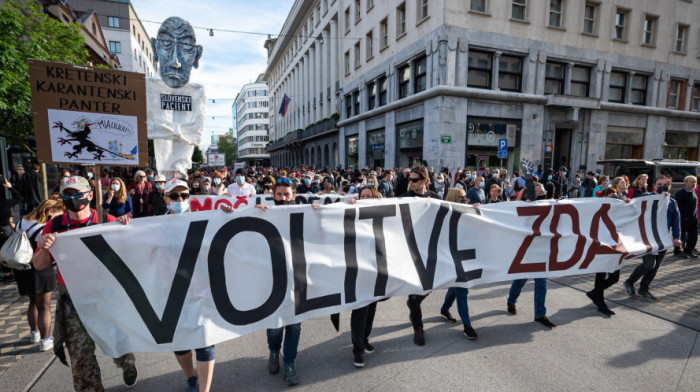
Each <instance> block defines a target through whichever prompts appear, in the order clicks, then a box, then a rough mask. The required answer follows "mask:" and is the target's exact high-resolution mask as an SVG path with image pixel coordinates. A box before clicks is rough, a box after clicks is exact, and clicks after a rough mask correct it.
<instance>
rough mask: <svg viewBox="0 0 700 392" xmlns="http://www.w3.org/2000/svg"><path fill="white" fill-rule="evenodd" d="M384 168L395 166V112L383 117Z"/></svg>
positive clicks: (392, 111) (391, 111) (389, 112)
mask: <svg viewBox="0 0 700 392" xmlns="http://www.w3.org/2000/svg"><path fill="white" fill-rule="evenodd" d="M384 124H385V126H384V166H385V167H395V166H396V111H395V110H390V111H388V112H387V113H386V114H385V115H384Z"/></svg>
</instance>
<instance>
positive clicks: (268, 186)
mask: <svg viewBox="0 0 700 392" xmlns="http://www.w3.org/2000/svg"><path fill="white" fill-rule="evenodd" d="M274 184H275V179H274V178H272V177H270V176H265V177H263V178H262V192H261V193H260V194H263V195H271V194H273V192H272V188H273V186H274Z"/></svg>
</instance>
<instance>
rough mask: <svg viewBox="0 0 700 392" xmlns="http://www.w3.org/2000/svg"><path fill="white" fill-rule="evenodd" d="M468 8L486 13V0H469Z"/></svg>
mask: <svg viewBox="0 0 700 392" xmlns="http://www.w3.org/2000/svg"><path fill="white" fill-rule="evenodd" d="M469 10H470V11H476V12H483V13H486V0H470V2H469Z"/></svg>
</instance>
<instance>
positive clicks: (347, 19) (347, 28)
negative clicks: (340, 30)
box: [345, 7, 350, 34]
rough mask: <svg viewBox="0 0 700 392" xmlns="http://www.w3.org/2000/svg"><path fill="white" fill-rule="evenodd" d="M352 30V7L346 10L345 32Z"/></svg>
mask: <svg viewBox="0 0 700 392" xmlns="http://www.w3.org/2000/svg"><path fill="white" fill-rule="evenodd" d="M349 32H350V7H348V9H346V10H345V34H347V33H349Z"/></svg>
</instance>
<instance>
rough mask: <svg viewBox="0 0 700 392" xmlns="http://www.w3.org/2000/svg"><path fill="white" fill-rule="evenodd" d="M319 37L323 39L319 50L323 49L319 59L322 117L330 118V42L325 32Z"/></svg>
mask: <svg viewBox="0 0 700 392" xmlns="http://www.w3.org/2000/svg"><path fill="white" fill-rule="evenodd" d="M321 36H322V37H323V45H322V46H321V48H323V55H322V57H321V68H323V83H322V84H321V92H322V93H323V117H324V118H326V117H330V116H331V105H330V101H329V97H330V94H329V93H328V91H329V90H330V89H329V87H330V86H331V78H330V70H331V67H330V65H331V62H330V59H329V50H328V49H330V44H331V42H330V41H329V38H328V31H327V30H323V31H322V32H321Z"/></svg>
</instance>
